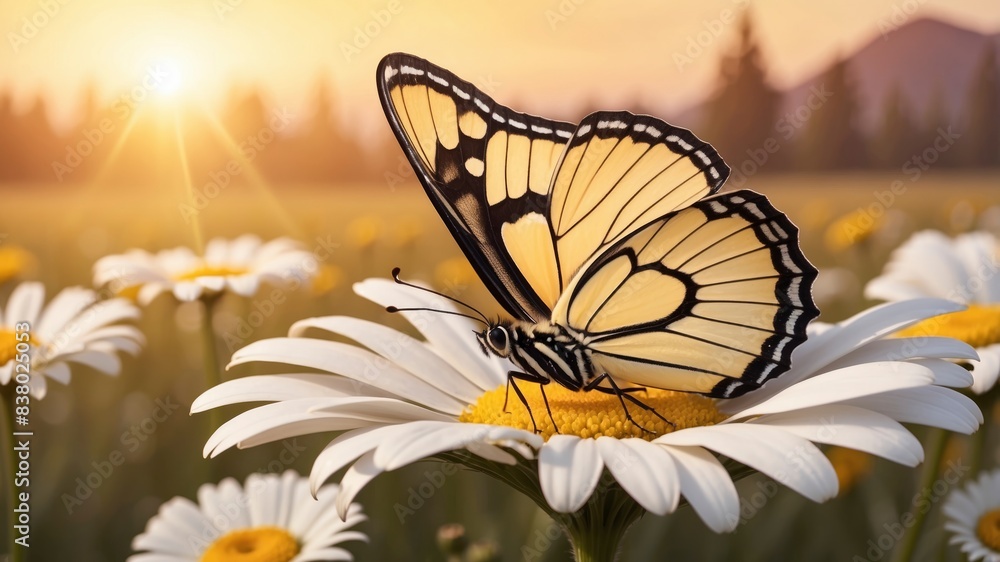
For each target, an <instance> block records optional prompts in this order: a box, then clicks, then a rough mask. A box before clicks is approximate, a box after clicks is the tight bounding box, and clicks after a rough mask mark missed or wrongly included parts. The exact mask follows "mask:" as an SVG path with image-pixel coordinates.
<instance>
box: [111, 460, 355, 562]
mask: <svg viewBox="0 0 1000 562" xmlns="http://www.w3.org/2000/svg"><path fill="white" fill-rule="evenodd" d="M337 494H338V488H337V486H336V485H333V484H329V485H326V486H323V487H322V488H320V489H319V490H318V491H317V493H316V497H315V498H313V495H312V493H311V492H310V490H309V482H308V480H307V479H306V478H303V477H301V476H299V475H298V474H297V473H296V472H295V471H293V470H288V471H285V473H284V474H281V475H278V474H251V475H250V476H249V477H247V480H246V484H245V485H243V486H240V484H239V482H237V481H236V480H234V479H232V478H226V479H225V480H223V481H222V482H220V483H219V484H218V485H215V484H203V485H202V486H201V487H200V488H198V503H195V502H193V501H191V500H189V499H187V498H182V497H175V498H173V499H171V500H170V501H168V502H166V503H164V504H163V505H162V506H160V511H159V513H157V514H156V515H155V516H154V517H153V518H152V519H150V520H149V523H147V524H146V530H145V531H144V532H143V533H142V534H140V535H138V536H136V537H135V539H133V540H132V548H133V549H134V550H136V551H145V552H141V553H140V554H133V555H132V556H130V557H129V558H128V562H185V561H191V562H226V561H233V560H268V561H271V562H309V561H320V560H322V561H330V560H353V557H352V556H351V553H350V552H348V551H347V550H344V549H343V548H340V547H338V546H337V545H339V544H341V543H345V542H347V541H367V540H368V538H367V537H366V536H365V535H364V533H361V532H359V531H351V530H349V529H350V528H351V527H354V526H355V525H357V524H358V523H361V522H362V521H365V519H366V517H365V515H364V514H363V513H362V511H361V506H360V505H359V504H356V503H352V504H350V505H349V506H346V508H345V510H344V518H343V520H341V517H340V516H338V515H337V511H336V510H334V509H333V503H334V501H335V499H336V497H337Z"/></svg>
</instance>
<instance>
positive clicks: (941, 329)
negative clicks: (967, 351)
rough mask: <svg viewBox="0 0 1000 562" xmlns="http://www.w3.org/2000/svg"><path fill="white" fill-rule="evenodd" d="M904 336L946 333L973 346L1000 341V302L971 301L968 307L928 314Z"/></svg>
mask: <svg viewBox="0 0 1000 562" xmlns="http://www.w3.org/2000/svg"><path fill="white" fill-rule="evenodd" d="M899 335H900V336H910V337H913V336H917V337H919V336H945V337H950V338H955V339H957V340H962V341H964V342H965V343H967V344H969V345H971V346H972V347H985V346H987V345H990V344H994V343H1000V305H996V304H992V305H983V304H973V305H970V306H969V308H968V310H962V311H960V312H952V313H951V314H944V315H942V316H935V317H934V318H928V319H927V320H924V321H923V322H920V323H919V324H916V325H913V326H910V327H909V328H907V329H905V330H901V331H900V332H899Z"/></svg>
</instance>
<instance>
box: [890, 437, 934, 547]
mask: <svg viewBox="0 0 1000 562" xmlns="http://www.w3.org/2000/svg"><path fill="white" fill-rule="evenodd" d="M947 443H948V432H946V431H945V430H943V429H937V428H934V429H932V430H931V432H930V439H929V440H928V443H927V450H928V453H927V458H926V459H924V471H923V474H922V475H921V477H920V487H919V488H918V489H917V493H920V494H923V493H924V490H929V489H931V487H932V486H933V485H934V482H935V481H936V480H937V478H938V471H939V470H940V469H941V459H942V458H943V457H944V450H945V445H947ZM929 511H930V510H929V509H920V510H917V513H916V517H915V519H914V521H913V526H912V527H910V528H909V529H908V530H907V531H906V535H905V536H903V540H902V541H901V543H900V544H899V546H897V547H896V551H895V552H893V557H892V560H893V562H906V561H908V560H911V559H912V558H913V551H914V550H915V549H916V547H917V541H918V540H919V539H920V537H921V536H923V532H922V530H923V526H924V521H926V520H927V512H929Z"/></svg>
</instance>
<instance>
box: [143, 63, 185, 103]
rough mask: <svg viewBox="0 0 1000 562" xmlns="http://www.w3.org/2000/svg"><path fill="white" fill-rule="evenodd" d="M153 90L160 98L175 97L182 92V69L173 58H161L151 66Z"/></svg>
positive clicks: (183, 83)
mask: <svg viewBox="0 0 1000 562" xmlns="http://www.w3.org/2000/svg"><path fill="white" fill-rule="evenodd" d="M150 73H151V74H152V76H153V77H154V86H153V90H154V91H155V92H156V93H157V94H158V95H159V96H161V97H164V98H173V97H177V96H178V95H179V94H181V93H182V92H183V90H184V85H185V82H184V75H185V73H184V69H183V68H182V67H181V65H180V64H179V63H178V62H177V59H174V58H161V59H159V60H157V61H155V62H154V63H153V64H152V67H151V69H150Z"/></svg>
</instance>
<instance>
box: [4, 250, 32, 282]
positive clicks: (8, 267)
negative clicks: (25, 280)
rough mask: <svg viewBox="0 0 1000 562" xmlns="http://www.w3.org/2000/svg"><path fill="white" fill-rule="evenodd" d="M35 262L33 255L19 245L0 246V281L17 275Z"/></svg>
mask: <svg viewBox="0 0 1000 562" xmlns="http://www.w3.org/2000/svg"><path fill="white" fill-rule="evenodd" d="M33 262H34V258H33V257H32V255H31V254H29V253H28V252H27V251H25V250H23V249H21V248H19V247H17V246H0V282H3V281H6V280H8V279H11V278H13V277H16V276H17V275H19V274H20V273H21V272H22V271H24V270H25V269H28V268H30V267H31V265H32V263H33Z"/></svg>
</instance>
